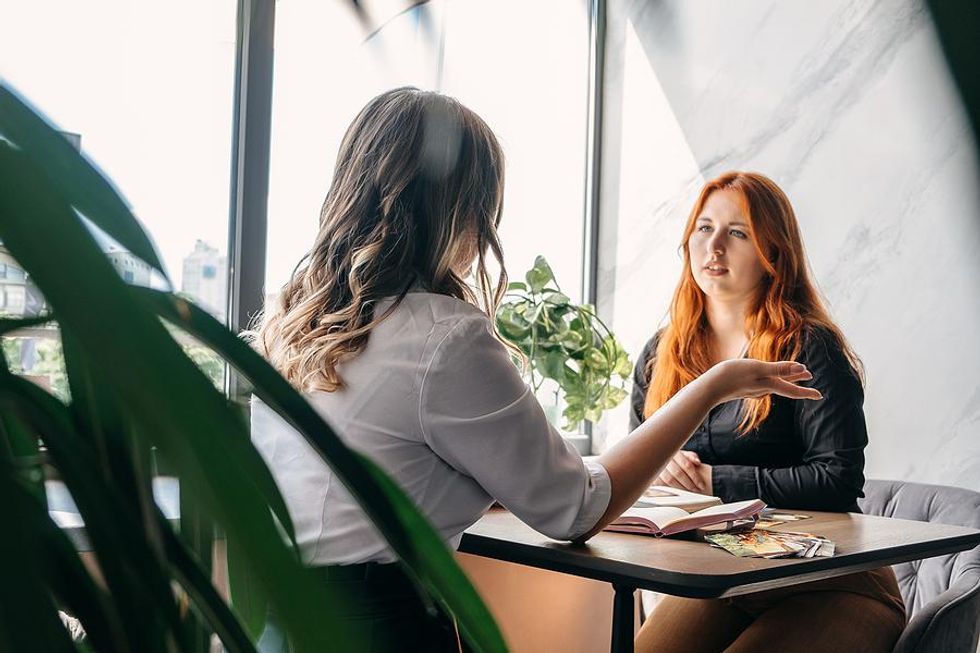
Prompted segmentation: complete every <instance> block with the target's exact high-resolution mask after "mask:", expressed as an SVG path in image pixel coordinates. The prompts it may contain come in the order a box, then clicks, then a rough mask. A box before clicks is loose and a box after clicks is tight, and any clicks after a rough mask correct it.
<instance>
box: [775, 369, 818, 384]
mask: <svg viewBox="0 0 980 653" xmlns="http://www.w3.org/2000/svg"><path fill="white" fill-rule="evenodd" d="M779 378H781V379H783V380H785V381H793V382H796V381H809V380H811V379H812V378H813V374H811V373H810V370H804V371H803V372H797V373H796V374H788V375H785V376H781V377H779Z"/></svg>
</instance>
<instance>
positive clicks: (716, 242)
mask: <svg viewBox="0 0 980 653" xmlns="http://www.w3.org/2000/svg"><path fill="white" fill-rule="evenodd" d="M724 239H725V235H724V234H723V233H722V232H721V231H720V230H718V231H714V232H712V234H711V237H710V238H708V242H707V243H705V245H706V246H707V248H708V253H709V254H724V253H725V240H724Z"/></svg>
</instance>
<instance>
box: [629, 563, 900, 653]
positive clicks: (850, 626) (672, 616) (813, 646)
mask: <svg viewBox="0 0 980 653" xmlns="http://www.w3.org/2000/svg"><path fill="white" fill-rule="evenodd" d="M904 628H905V604H904V602H903V601H902V594H901V592H900V591H899V589H898V582H897V581H896V580H895V574H894V572H893V571H892V570H891V568H890V567H885V568H882V569H875V570H874V571H867V572H862V573H858V574H851V575H849V576H841V577H839V578H831V579H828V580H821V581H816V582H813V583H806V584H803V585H798V586H795V587H786V588H780V589H775V590H769V591H765V592H758V593H756V594H747V595H745V596H737V597H733V598H730V599H684V598H679V597H675V596H666V597H663V598H662V599H661V600H660V601H659V602H658V603H657V607H656V608H655V609H654V611H653V614H651V615H650V617H649V618H648V619H647V620H646V622H644V624H643V627H642V628H641V629H640V633H639V634H638V635H637V638H636V645H635V650H636V651H637V653H719V652H721V651H724V652H725V653H749V652H753V651H765V652H770V651H779V652H780V653H796V652H799V653H822V652H824V651H833V652H835V653H836V652H838V651H848V652H853V653H887V652H889V651H891V650H892V647H893V646H894V645H895V642H896V641H897V640H898V637H899V635H901V634H902V630H903V629H904Z"/></svg>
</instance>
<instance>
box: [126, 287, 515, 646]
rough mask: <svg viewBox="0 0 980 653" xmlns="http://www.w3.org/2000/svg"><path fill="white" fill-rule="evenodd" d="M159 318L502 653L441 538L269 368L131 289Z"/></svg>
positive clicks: (226, 338) (184, 308) (191, 316)
mask: <svg viewBox="0 0 980 653" xmlns="http://www.w3.org/2000/svg"><path fill="white" fill-rule="evenodd" d="M131 292H134V293H136V294H138V295H140V296H142V297H144V298H145V299H146V301H147V302H148V303H150V304H151V305H152V306H153V307H154V309H155V310H156V311H157V313H158V314H159V315H160V316H161V317H163V318H164V319H166V320H167V321H169V322H171V323H172V324H174V325H175V326H178V327H180V328H181V329H183V330H185V331H187V332H188V333H190V334H191V335H193V336H194V337H195V338H197V339H198V340H200V341H201V342H203V343H205V344H207V345H208V346H209V347H211V348H212V349H214V350H215V351H217V352H218V353H219V354H221V356H222V357H223V358H225V360H227V361H228V362H229V364H231V365H232V366H233V367H235V369H237V370H238V372H239V373H241V374H242V376H244V377H245V378H246V379H247V380H248V381H249V382H250V383H251V384H252V385H253V387H254V388H255V394H256V395H257V396H258V397H260V398H261V399H262V401H264V402H265V403H266V404H267V405H268V406H269V407H270V408H272V409H273V410H275V411H276V412H277V413H279V414H280V415H281V416H282V417H283V418H284V419H285V420H286V421H287V422H289V423H290V424H291V425H292V426H293V427H294V428H295V429H296V430H297V431H298V432H299V433H300V434H302V435H303V437H304V438H306V440H307V441H308V442H309V443H310V444H311V445H312V446H313V447H314V448H315V449H316V450H317V451H318V452H320V455H321V456H322V457H323V459H324V461H325V462H326V463H327V464H328V465H330V466H331V467H332V468H333V470H334V471H335V472H336V473H337V475H338V477H339V478H340V479H341V480H342V481H343V482H344V485H345V486H346V487H347V489H348V490H350V492H351V494H352V495H353V496H354V497H355V498H356V499H357V500H358V502H359V503H360V505H361V507H362V508H363V509H364V510H365V512H366V513H367V514H368V515H369V516H370V517H371V519H372V521H373V522H374V523H375V525H376V526H377V527H378V529H379V530H380V531H381V533H382V534H383V535H384V536H385V538H386V539H387V540H388V542H389V544H390V545H391V546H392V548H393V549H394V551H395V553H397V554H398V556H399V558H400V559H401V561H402V563H403V565H404V566H405V567H406V571H407V572H408V573H409V575H410V576H412V577H413V578H415V579H416V580H417V581H418V582H419V583H420V584H421V585H422V586H424V587H425V588H426V590H427V591H428V592H429V593H430V594H431V595H432V596H434V597H436V598H438V599H439V600H440V602H441V603H442V604H443V605H444V606H446V607H447V608H448V609H450V610H451V611H452V613H453V614H454V616H455V617H456V618H457V621H458V623H459V627H460V629H461V630H462V631H463V632H464V634H465V636H466V638H467V640H468V641H469V642H470V644H471V646H472V647H473V648H474V650H477V651H505V650H506V645H505V644H504V641H503V637H502V635H501V634H500V631H499V630H498V629H497V627H496V624H495V623H494V621H493V618H492V617H491V616H490V613H489V611H488V610H487V609H486V606H484V604H483V602H482V601H481V600H480V598H479V595H478V594H477V593H476V590H474V589H473V586H472V585H471V584H470V582H469V580H468V579H467V578H466V576H465V575H464V574H463V572H462V571H461V570H460V569H459V566H458V565H457V564H456V563H455V561H454V560H453V557H452V555H451V553H450V552H449V550H448V549H447V548H446V545H445V543H444V542H443V541H442V538H441V537H439V535H438V533H436V532H435V530H434V529H433V528H432V526H431V525H430V524H429V522H428V521H427V520H426V519H425V518H424V517H422V515H421V514H420V513H419V511H418V509H417V508H415V506H414V504H413V503H412V502H411V500H409V499H408V497H407V496H406V495H405V493H404V492H403V491H402V490H401V488H399V487H398V486H397V485H395V484H394V483H393V482H392V481H391V479H389V478H388V476H387V475H386V474H385V473H384V472H383V471H381V470H380V469H379V468H378V467H377V465H375V464H374V463H373V462H371V460H370V459H368V458H365V457H364V456H361V455H359V454H357V453H356V452H354V451H352V450H350V449H349V448H347V447H346V446H345V445H344V444H343V442H342V441H341V440H340V439H339V438H338V437H337V435H336V434H335V433H334V431H333V429H331V428H330V427H329V426H328V425H327V423H326V422H324V421H323V418H321V417H320V415H319V413H317V412H316V411H315V410H314V409H313V408H312V407H311V406H310V405H309V403H308V402H307V401H306V400H305V399H304V398H303V397H302V396H301V395H299V394H298V393H297V392H296V391H295V390H293V388H292V386H290V385H289V383H287V382H286V380H285V379H283V378H282V377H281V376H280V375H279V374H278V373H277V372H276V371H275V370H274V369H273V368H272V366H271V365H269V363H268V362H267V361H266V360H265V359H263V358H262V357H261V356H259V355H258V353H256V352H255V351H254V350H253V349H252V348H251V347H249V346H248V345H247V344H246V343H245V342H243V341H242V340H241V339H239V338H237V337H235V335H234V334H232V333H230V332H229V331H228V330H227V329H226V328H224V326H223V325H222V324H220V323H219V322H217V321H216V320H215V319H214V318H213V317H211V316H210V315H208V314H207V313H206V312H205V311H203V310H202V309H200V308H198V307H197V306H195V305H193V304H191V303H189V302H187V301H185V300H183V299H180V298H179V297H175V296H173V295H170V294H167V293H163V292H160V291H156V290H151V289H148V288H138V287H132V288H131Z"/></svg>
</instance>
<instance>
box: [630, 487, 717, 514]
mask: <svg viewBox="0 0 980 653" xmlns="http://www.w3.org/2000/svg"><path fill="white" fill-rule="evenodd" d="M636 505H637V506H638V507H643V508H652V507H656V506H673V507H675V508H683V509H684V510H686V511H687V512H697V511H698V510H701V509H702V508H708V507H710V506H718V505H721V499H719V498H718V497H713V496H711V495H709V494H697V493H696V492H688V491H687V490H681V489H679V488H676V487H668V486H666V485H651V486H650V487H648V488H647V490H646V492H644V493H643V496H642V497H640V500H639V501H638V502H637V504H636Z"/></svg>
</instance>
